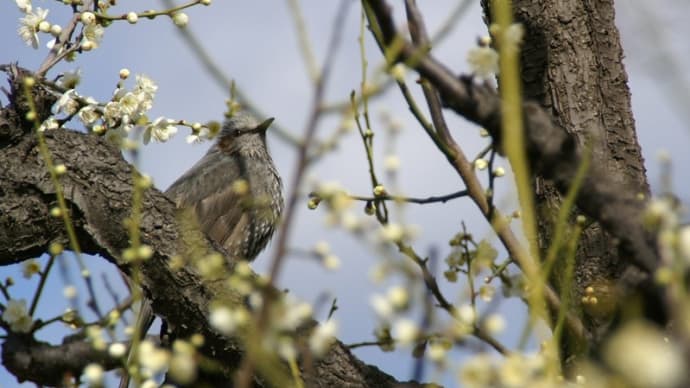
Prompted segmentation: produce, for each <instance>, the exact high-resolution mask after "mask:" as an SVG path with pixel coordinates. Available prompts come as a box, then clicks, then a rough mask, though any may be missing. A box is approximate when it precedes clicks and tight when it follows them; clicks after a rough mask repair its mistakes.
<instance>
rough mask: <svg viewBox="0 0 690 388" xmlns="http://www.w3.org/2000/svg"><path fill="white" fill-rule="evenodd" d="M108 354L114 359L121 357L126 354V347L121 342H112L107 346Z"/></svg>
mask: <svg viewBox="0 0 690 388" xmlns="http://www.w3.org/2000/svg"><path fill="white" fill-rule="evenodd" d="M108 354H110V355H111V356H112V357H115V358H120V357H123V356H124V355H125V354H127V346H125V344H123V343H121V342H114V343H112V344H111V345H110V346H108Z"/></svg>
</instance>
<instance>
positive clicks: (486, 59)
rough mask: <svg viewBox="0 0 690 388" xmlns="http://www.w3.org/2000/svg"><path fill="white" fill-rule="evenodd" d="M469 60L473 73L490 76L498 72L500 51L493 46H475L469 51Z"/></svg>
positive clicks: (483, 76)
mask: <svg viewBox="0 0 690 388" xmlns="http://www.w3.org/2000/svg"><path fill="white" fill-rule="evenodd" d="M467 62H468V63H469V65H470V70H471V71H472V74H474V75H475V76H477V77H479V78H489V77H491V76H492V75H494V74H498V53H497V52H496V50H494V49H493V48H491V47H474V48H472V49H470V51H469V52H468V53H467Z"/></svg>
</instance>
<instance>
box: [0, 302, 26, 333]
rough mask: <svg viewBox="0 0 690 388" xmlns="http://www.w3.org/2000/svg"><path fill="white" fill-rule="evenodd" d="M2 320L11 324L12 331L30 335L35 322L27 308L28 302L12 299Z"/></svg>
mask: <svg viewBox="0 0 690 388" xmlns="http://www.w3.org/2000/svg"><path fill="white" fill-rule="evenodd" d="M2 319H3V320H4V321H5V322H7V323H9V324H10V329H11V330H12V331H14V332H17V333H28V332H29V331H31V327H32V326H33V321H32V320H31V317H30V316H29V312H28V310H27V308H26V300H24V299H11V300H10V301H9V302H7V305H6V306H5V311H3V313H2Z"/></svg>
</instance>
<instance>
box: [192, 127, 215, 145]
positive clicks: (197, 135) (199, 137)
mask: <svg viewBox="0 0 690 388" xmlns="http://www.w3.org/2000/svg"><path fill="white" fill-rule="evenodd" d="M210 135H211V131H209V129H208V128H206V127H201V128H200V129H199V130H198V131H196V132H194V133H192V134H191V135H188V136H187V138H186V141H187V144H191V143H200V142H201V141H203V140H208V139H210Z"/></svg>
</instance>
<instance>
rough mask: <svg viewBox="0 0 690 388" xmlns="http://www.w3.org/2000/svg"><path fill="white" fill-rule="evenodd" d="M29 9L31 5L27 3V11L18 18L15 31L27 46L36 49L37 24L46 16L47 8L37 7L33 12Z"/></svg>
mask: <svg viewBox="0 0 690 388" xmlns="http://www.w3.org/2000/svg"><path fill="white" fill-rule="evenodd" d="M30 9H31V6H30V5H29V11H28V12H27V13H26V16H24V17H23V18H21V19H19V29H17V33H18V34H19V37H20V38H21V39H22V40H23V41H24V42H25V43H26V44H27V45H28V46H31V47H33V48H35V49H36V48H38V26H39V24H41V22H42V21H44V20H45V19H46V17H47V16H48V10H47V9H42V8H37V9H36V12H35V13H34V12H31V10H30Z"/></svg>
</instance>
